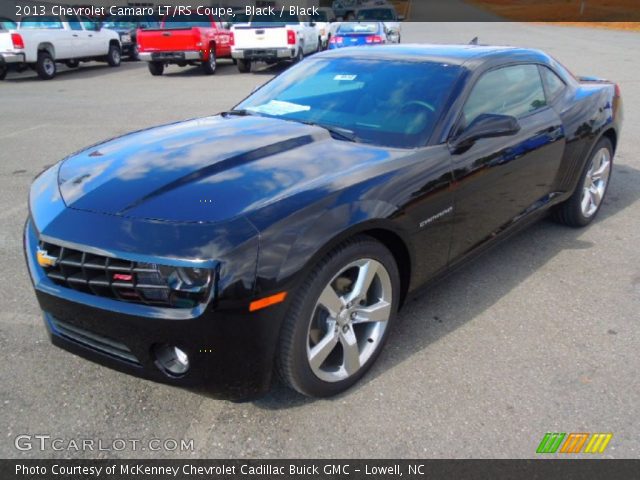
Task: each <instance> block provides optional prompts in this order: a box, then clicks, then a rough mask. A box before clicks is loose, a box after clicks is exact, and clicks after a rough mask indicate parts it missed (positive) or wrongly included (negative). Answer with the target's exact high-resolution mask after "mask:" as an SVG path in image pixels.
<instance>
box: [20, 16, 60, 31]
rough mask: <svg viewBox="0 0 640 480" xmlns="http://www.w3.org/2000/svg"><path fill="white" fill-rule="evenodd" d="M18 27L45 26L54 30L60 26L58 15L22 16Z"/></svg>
mask: <svg viewBox="0 0 640 480" xmlns="http://www.w3.org/2000/svg"><path fill="white" fill-rule="evenodd" d="M20 28H21V29H24V28H46V29H49V30H55V29H60V28H62V22H61V21H60V18H59V17H24V19H23V20H22V22H20Z"/></svg>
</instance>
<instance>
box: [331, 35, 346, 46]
mask: <svg viewBox="0 0 640 480" xmlns="http://www.w3.org/2000/svg"><path fill="white" fill-rule="evenodd" d="M343 40H344V39H343V38H342V37H331V40H329V43H333V44H334V45H335V44H336V43H342V41H343Z"/></svg>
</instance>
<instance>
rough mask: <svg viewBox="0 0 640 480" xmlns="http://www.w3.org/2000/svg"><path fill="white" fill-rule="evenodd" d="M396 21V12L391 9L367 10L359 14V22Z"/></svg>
mask: <svg viewBox="0 0 640 480" xmlns="http://www.w3.org/2000/svg"><path fill="white" fill-rule="evenodd" d="M395 19H396V12H395V11H393V9H391V8H367V9H366V10H360V11H359V12H358V20H380V21H382V22H385V21H393V20H395Z"/></svg>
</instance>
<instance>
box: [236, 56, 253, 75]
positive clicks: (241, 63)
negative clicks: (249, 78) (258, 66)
mask: <svg viewBox="0 0 640 480" xmlns="http://www.w3.org/2000/svg"><path fill="white" fill-rule="evenodd" d="M238 71H239V72H240V73H249V72H250V71H251V60H242V59H238Z"/></svg>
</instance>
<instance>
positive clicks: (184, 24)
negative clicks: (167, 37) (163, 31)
mask: <svg viewBox="0 0 640 480" xmlns="http://www.w3.org/2000/svg"><path fill="white" fill-rule="evenodd" d="M164 26H165V27H167V28H191V27H201V28H206V27H210V26H211V19H210V18H209V16H208V15H198V14H197V13H192V14H191V15H171V16H168V17H166V18H165V20H164Z"/></svg>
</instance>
